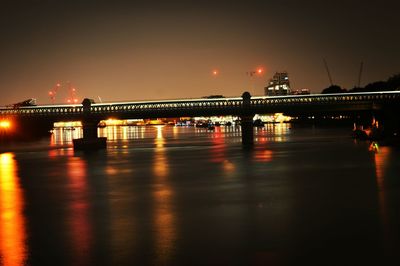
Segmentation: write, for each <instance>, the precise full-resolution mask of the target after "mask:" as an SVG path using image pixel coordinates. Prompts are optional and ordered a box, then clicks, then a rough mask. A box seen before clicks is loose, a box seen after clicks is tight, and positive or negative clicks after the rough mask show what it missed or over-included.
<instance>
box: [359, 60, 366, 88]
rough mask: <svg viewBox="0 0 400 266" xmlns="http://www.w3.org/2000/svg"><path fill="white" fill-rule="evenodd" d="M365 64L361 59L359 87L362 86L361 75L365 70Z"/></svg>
mask: <svg viewBox="0 0 400 266" xmlns="http://www.w3.org/2000/svg"><path fill="white" fill-rule="evenodd" d="M363 66H364V62H362V61H361V64H360V72H359V73H358V86H357V87H358V88H360V86H361V75H362V71H363Z"/></svg>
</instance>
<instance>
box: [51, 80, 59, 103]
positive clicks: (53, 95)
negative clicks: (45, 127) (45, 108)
mask: <svg viewBox="0 0 400 266" xmlns="http://www.w3.org/2000/svg"><path fill="white" fill-rule="evenodd" d="M60 87H61V84H60V83H59V82H57V83H56V85H55V86H54V87H53V88H52V89H51V90H50V91H49V96H50V100H51V103H52V104H54V102H55V100H56V94H57V91H58V89H59V88H60Z"/></svg>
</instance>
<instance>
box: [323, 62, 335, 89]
mask: <svg viewBox="0 0 400 266" xmlns="http://www.w3.org/2000/svg"><path fill="white" fill-rule="evenodd" d="M323 60H324V65H325V69H326V72H327V73H328V78H329V82H330V83H331V86H332V85H333V82H332V77H331V73H330V72H329V68H328V64H327V63H326V60H325V58H324V59H323Z"/></svg>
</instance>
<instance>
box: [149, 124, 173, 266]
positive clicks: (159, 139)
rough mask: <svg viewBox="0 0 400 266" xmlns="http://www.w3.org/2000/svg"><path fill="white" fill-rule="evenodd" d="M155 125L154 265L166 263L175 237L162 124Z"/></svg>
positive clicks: (171, 195) (171, 193)
mask: <svg viewBox="0 0 400 266" xmlns="http://www.w3.org/2000/svg"><path fill="white" fill-rule="evenodd" d="M155 127H156V129H157V136H156V139H155V144H156V147H155V156H154V167H153V169H154V174H155V176H156V182H155V183H156V184H157V186H155V189H154V192H153V196H154V202H155V213H154V226H155V232H156V239H155V242H156V243H155V247H156V254H157V256H156V265H168V264H169V260H170V258H171V256H172V251H173V247H174V243H175V239H176V228H175V226H176V225H175V216H174V212H173V209H172V198H173V196H174V193H173V190H172V188H171V185H170V184H169V182H168V179H167V177H168V174H169V165H168V160H167V157H166V155H165V148H164V144H165V140H164V137H163V128H164V126H155Z"/></svg>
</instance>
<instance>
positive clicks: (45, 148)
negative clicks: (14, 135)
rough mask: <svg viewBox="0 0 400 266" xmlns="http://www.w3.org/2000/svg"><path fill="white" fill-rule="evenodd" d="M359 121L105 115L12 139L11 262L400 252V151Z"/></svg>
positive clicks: (350, 259)
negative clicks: (104, 121)
mask: <svg viewBox="0 0 400 266" xmlns="http://www.w3.org/2000/svg"><path fill="white" fill-rule="evenodd" d="M349 133H350V132H349V129H347V128H336V129H335V128H314V127H304V128H297V127H293V128H292V127H291V126H290V125H289V124H276V125H268V126H266V127H265V128H262V129H257V131H256V143H255V146H254V149H251V150H246V149H243V148H242V147H241V139H240V130H239V128H235V127H227V128H224V127H219V128H216V130H215V131H207V130H205V129H196V128H186V127H171V126H154V127H152V126H150V127H106V128H104V129H102V130H101V132H100V134H101V135H102V136H107V137H108V147H107V149H106V150H100V151H97V152H90V153H84V152H74V150H73V149H72V146H71V141H72V138H73V137H79V136H81V131H80V130H79V129H78V128H77V129H75V130H65V129H57V130H55V132H54V133H53V135H52V136H51V137H49V138H46V139H43V140H41V141H36V142H33V143H20V144H12V145H9V146H6V147H3V148H2V149H3V150H7V151H6V152H3V153H1V154H0V164H1V168H0V211H1V218H0V263H1V264H3V265H11V266H14V265H24V264H25V265H292V264H295V265H298V264H299V263H302V262H304V263H308V264H319V265H329V264H331V265H363V264H374V265H385V264H388V265H389V264H390V263H389V262H390V259H392V260H393V261H394V262H395V263H393V264H392V265H396V264H398V263H400V260H399V255H398V254H397V251H398V250H400V235H399V228H400V215H399V214H400V212H399V207H400V206H399V205H400V189H399V188H400V181H399V180H400V179H399V178H400V176H399V173H400V160H399V151H398V150H395V149H393V148H391V147H379V150H377V151H376V150H375V151H371V150H370V147H369V143H367V142H356V141H354V140H352V139H351V138H350V137H349Z"/></svg>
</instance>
